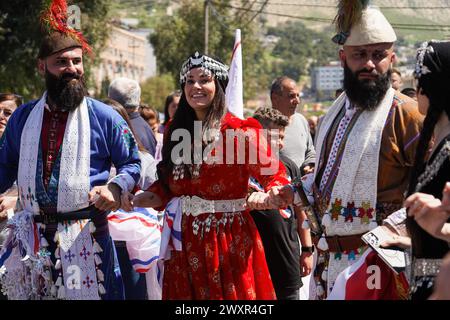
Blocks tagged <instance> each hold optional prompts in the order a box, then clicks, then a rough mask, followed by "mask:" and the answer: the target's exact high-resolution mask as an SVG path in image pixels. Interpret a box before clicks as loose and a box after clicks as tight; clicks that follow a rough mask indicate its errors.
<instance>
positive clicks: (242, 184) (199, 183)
mask: <svg viewBox="0 0 450 320" xmlns="http://www.w3.org/2000/svg"><path fill="white" fill-rule="evenodd" d="M260 128H261V126H260V125H259V123H258V122H257V121H256V120H255V119H253V118H249V119H247V120H241V119H239V118H236V117H234V116H232V115H231V114H227V115H226V116H225V118H224V120H223V122H222V127H221V133H222V136H223V137H224V140H225V130H226V129H233V130H238V131H239V132H243V131H247V132H250V131H253V133H254V134H258V130H257V129H260ZM235 141H236V140H235ZM225 145H226V143H225V141H224V143H223V145H222V147H223V148H225ZM219 147H220V145H219V146H217V147H216V149H215V150H216V151H218V148H219ZM234 150H236V147H235V149H234ZM247 151H248V148H246V152H247ZM225 154H226V153H224V159H226V157H225ZM235 156H236V155H235ZM270 159H271V160H272V161H274V163H275V164H276V165H275V169H276V170H275V174H274V175H262V174H261V170H260V169H261V167H263V165H261V164H258V163H256V164H248V159H247V160H246V164H205V163H203V164H202V166H201V169H200V176H199V177H198V178H192V179H190V178H184V179H179V180H175V179H174V178H173V175H172V176H171V177H170V179H169V183H170V194H167V193H166V192H164V191H163V188H162V186H161V184H160V182H158V181H157V182H156V183H155V184H154V185H152V186H151V187H150V188H149V191H151V192H154V193H156V194H157V195H158V196H160V197H161V199H162V200H163V203H164V205H165V204H167V202H168V201H169V200H170V199H171V198H172V197H178V196H183V195H188V196H193V195H196V196H198V197H201V198H203V199H206V200H231V199H240V198H245V197H246V195H247V183H248V178H249V175H252V176H254V177H256V178H257V179H258V181H260V182H261V184H263V185H264V186H265V189H266V190H268V189H270V187H272V186H275V185H285V184H287V183H288V181H287V179H286V170H285V168H284V166H283V165H282V164H281V163H280V162H279V161H278V160H277V159H275V158H270ZM263 160H268V159H263ZM263 160H261V161H260V163H267V161H263ZM235 163H236V162H235ZM268 166H269V165H266V167H268ZM181 224H182V226H181V230H182V251H175V250H174V251H172V257H171V259H170V260H167V261H166V262H165V270H164V284H163V299H212V300H219V299H229V300H234V299H275V298H276V296H275V291H274V289H273V285H272V280H271V278H270V275H269V271H268V268H267V264H266V260H265V255H264V248H263V245H262V242H261V238H260V236H259V233H258V230H257V229H256V226H255V223H254V222H253V219H252V217H251V216H250V214H249V212H248V210H245V211H242V212H235V213H203V214H200V215H198V216H197V217H194V216H192V215H184V214H183V218H182V223H181Z"/></svg>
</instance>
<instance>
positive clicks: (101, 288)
mask: <svg viewBox="0 0 450 320" xmlns="http://www.w3.org/2000/svg"><path fill="white" fill-rule="evenodd" d="M98 293H100V295H104V294H105V293H106V290H105V287H104V286H103V285H102V284H101V283H99V284H98Z"/></svg>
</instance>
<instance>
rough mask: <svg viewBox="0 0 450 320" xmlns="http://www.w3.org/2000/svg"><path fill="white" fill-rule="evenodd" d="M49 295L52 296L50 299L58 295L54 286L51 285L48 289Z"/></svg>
mask: <svg viewBox="0 0 450 320" xmlns="http://www.w3.org/2000/svg"><path fill="white" fill-rule="evenodd" d="M50 294H51V295H52V297H56V295H57V294H58V289H57V288H56V285H52V287H51V289H50Z"/></svg>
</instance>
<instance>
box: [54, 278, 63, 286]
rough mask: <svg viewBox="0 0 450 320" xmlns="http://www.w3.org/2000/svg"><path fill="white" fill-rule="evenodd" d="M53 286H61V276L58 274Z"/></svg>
mask: <svg viewBox="0 0 450 320" xmlns="http://www.w3.org/2000/svg"><path fill="white" fill-rule="evenodd" d="M55 286H57V287H61V286H62V277H61V276H59V277H58V279H57V280H56V282H55Z"/></svg>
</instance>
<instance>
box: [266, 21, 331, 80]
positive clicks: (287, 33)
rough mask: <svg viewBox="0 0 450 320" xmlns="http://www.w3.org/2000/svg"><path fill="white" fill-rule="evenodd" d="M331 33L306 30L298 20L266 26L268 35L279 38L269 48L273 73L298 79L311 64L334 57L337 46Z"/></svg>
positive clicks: (321, 63) (321, 62) (328, 60)
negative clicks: (277, 25)
mask: <svg viewBox="0 0 450 320" xmlns="http://www.w3.org/2000/svg"><path fill="white" fill-rule="evenodd" d="M331 34H332V32H331V31H330V32H327V31H325V32H322V33H318V32H315V31H312V30H310V29H307V28H306V26H305V25H304V24H303V23H301V22H299V21H295V22H293V21H288V22H286V23H285V24H284V25H281V26H279V27H272V28H269V30H268V35H274V36H277V37H279V40H278V42H277V44H276V45H275V47H274V49H273V51H272V56H273V58H274V59H273V61H272V65H271V67H272V71H271V72H272V74H273V75H274V76H276V75H281V74H283V75H287V76H289V77H291V78H292V79H295V80H299V79H300V77H302V76H305V75H307V74H309V72H310V69H311V68H312V67H314V66H319V65H323V64H326V63H328V62H330V61H332V60H337V59H338V50H337V48H338V47H337V45H335V44H334V43H333V42H332V41H331Z"/></svg>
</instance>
